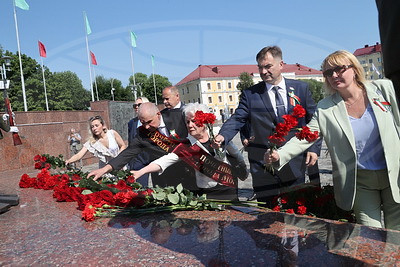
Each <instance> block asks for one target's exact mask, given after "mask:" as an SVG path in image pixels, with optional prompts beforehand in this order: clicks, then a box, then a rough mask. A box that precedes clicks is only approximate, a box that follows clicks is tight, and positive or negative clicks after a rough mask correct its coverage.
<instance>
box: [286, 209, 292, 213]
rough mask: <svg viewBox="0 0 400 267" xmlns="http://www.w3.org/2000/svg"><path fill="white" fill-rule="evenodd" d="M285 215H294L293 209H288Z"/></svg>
mask: <svg viewBox="0 0 400 267" xmlns="http://www.w3.org/2000/svg"><path fill="white" fill-rule="evenodd" d="M286 213H294V210H293V209H288V210H287V211H286Z"/></svg>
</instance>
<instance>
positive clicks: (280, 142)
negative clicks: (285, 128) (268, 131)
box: [268, 134, 285, 146]
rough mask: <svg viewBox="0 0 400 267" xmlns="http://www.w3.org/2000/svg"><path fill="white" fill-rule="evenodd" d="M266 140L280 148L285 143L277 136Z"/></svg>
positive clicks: (283, 139)
mask: <svg viewBox="0 0 400 267" xmlns="http://www.w3.org/2000/svg"><path fill="white" fill-rule="evenodd" d="M268 140H269V141H270V142H271V143H273V144H275V145H277V146H280V145H282V144H283V143H284V142H285V138H284V137H282V136H281V135H278V134H274V135H271V136H270V137H268Z"/></svg>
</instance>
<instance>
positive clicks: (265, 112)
mask: <svg viewBox="0 0 400 267" xmlns="http://www.w3.org/2000/svg"><path fill="white" fill-rule="evenodd" d="M285 82H286V89H287V91H288V93H289V92H293V93H294V95H296V96H297V97H299V98H300V104H301V105H302V106H303V107H304V109H305V110H306V112H307V114H306V116H305V117H304V118H301V119H299V124H298V125H299V127H301V126H305V125H306V124H307V122H309V121H310V120H311V118H312V115H313V113H314V112H315V109H316V105H315V103H314V101H313V99H312V97H311V92H310V90H309V89H308V84H307V83H305V82H302V81H298V80H291V79H285ZM266 90H267V89H266V85H265V83H264V82H260V83H258V84H256V85H254V86H252V87H250V88H248V89H247V90H245V91H243V93H242V96H241V100H240V102H239V106H238V108H237V109H236V111H235V113H234V114H233V115H232V117H231V118H230V119H229V120H228V121H227V122H225V124H224V125H223V126H222V128H221V130H220V134H221V135H222V136H224V138H225V142H228V141H230V140H232V138H233V137H234V136H235V135H236V134H237V132H238V131H240V129H241V128H242V127H243V126H245V124H246V122H248V123H249V125H250V132H251V135H252V136H254V137H255V139H254V141H253V142H252V143H251V144H250V145H249V147H248V153H249V161H250V171H251V172H252V174H253V178H254V174H256V173H259V174H261V173H263V172H264V153H265V152H266V150H267V149H268V137H269V136H270V135H272V134H273V132H274V130H275V125H276V124H277V118H276V115H275V112H274V109H273V107H272V104H271V101H270V98H269V95H268V93H267V92H266ZM287 98H288V114H290V113H291V112H292V110H293V108H294V106H292V105H291V104H290V102H291V101H290V97H289V95H288V96H287ZM295 132H296V131H295V130H292V131H291V132H290V133H289V135H288V136H287V137H286V140H289V139H290V138H291V137H292V136H293V135H294V134H295ZM321 143H322V140H320V141H319V142H317V143H316V144H314V145H313V146H312V147H311V148H310V149H309V150H308V151H312V152H315V153H317V154H318V155H319V152H320V149H321ZM305 155H306V154H305V153H304V154H301V155H299V156H297V157H295V158H294V159H293V160H291V161H290V163H289V165H288V166H290V169H291V172H292V173H293V175H294V177H281V178H284V180H294V179H298V178H304V176H305V175H304V174H305V168H306V167H305V164H304V162H305ZM285 173H290V172H285ZM278 176H280V173H278ZM285 176H288V175H285Z"/></svg>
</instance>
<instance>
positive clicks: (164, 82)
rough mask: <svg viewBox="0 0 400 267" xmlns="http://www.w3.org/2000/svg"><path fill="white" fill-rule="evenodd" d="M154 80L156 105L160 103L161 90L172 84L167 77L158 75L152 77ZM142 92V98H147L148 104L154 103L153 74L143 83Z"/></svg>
mask: <svg viewBox="0 0 400 267" xmlns="http://www.w3.org/2000/svg"><path fill="white" fill-rule="evenodd" d="M154 80H155V84H156V94H157V101H158V103H161V100H162V90H163V89H164V88H165V87H168V86H171V85H172V84H171V82H170V81H169V80H168V78H167V77H165V76H161V75H158V74H155V75H154ZM142 92H143V96H145V97H147V98H148V99H149V101H150V102H153V103H155V98H154V82H153V74H152V75H150V76H149V77H148V79H147V80H146V81H145V83H144V85H143V86H142Z"/></svg>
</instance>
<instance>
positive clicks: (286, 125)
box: [268, 105, 319, 172]
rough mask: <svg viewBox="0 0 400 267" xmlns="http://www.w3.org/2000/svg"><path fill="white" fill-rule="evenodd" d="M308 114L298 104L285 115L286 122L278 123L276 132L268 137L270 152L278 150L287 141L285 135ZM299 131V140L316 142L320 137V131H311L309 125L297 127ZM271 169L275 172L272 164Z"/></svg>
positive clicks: (297, 135) (297, 134)
mask: <svg viewBox="0 0 400 267" xmlns="http://www.w3.org/2000/svg"><path fill="white" fill-rule="evenodd" d="M305 115H306V110H305V109H304V108H303V107H302V106H301V105H296V106H295V107H294V108H293V112H292V113H291V114H288V115H283V116H282V118H283V120H284V122H281V123H278V124H277V125H276V127H275V132H274V133H273V134H272V135H270V136H269V137H268V140H269V142H270V146H269V149H270V152H271V153H272V151H273V150H276V149H277V147H278V146H281V145H282V144H283V143H284V142H285V141H286V139H285V136H287V135H288V134H289V132H290V130H292V129H293V128H294V127H296V126H297V124H298V119H300V118H303V117H304V116H305ZM297 130H298V132H297V133H296V134H295V136H296V137H297V138H298V139H299V140H303V139H305V140H307V141H308V142H310V143H311V142H314V141H315V140H317V139H318V137H319V134H318V131H314V132H311V131H310V128H308V127H307V126H303V127H302V128H297ZM269 167H270V170H271V171H272V172H273V169H272V167H271V166H269Z"/></svg>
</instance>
